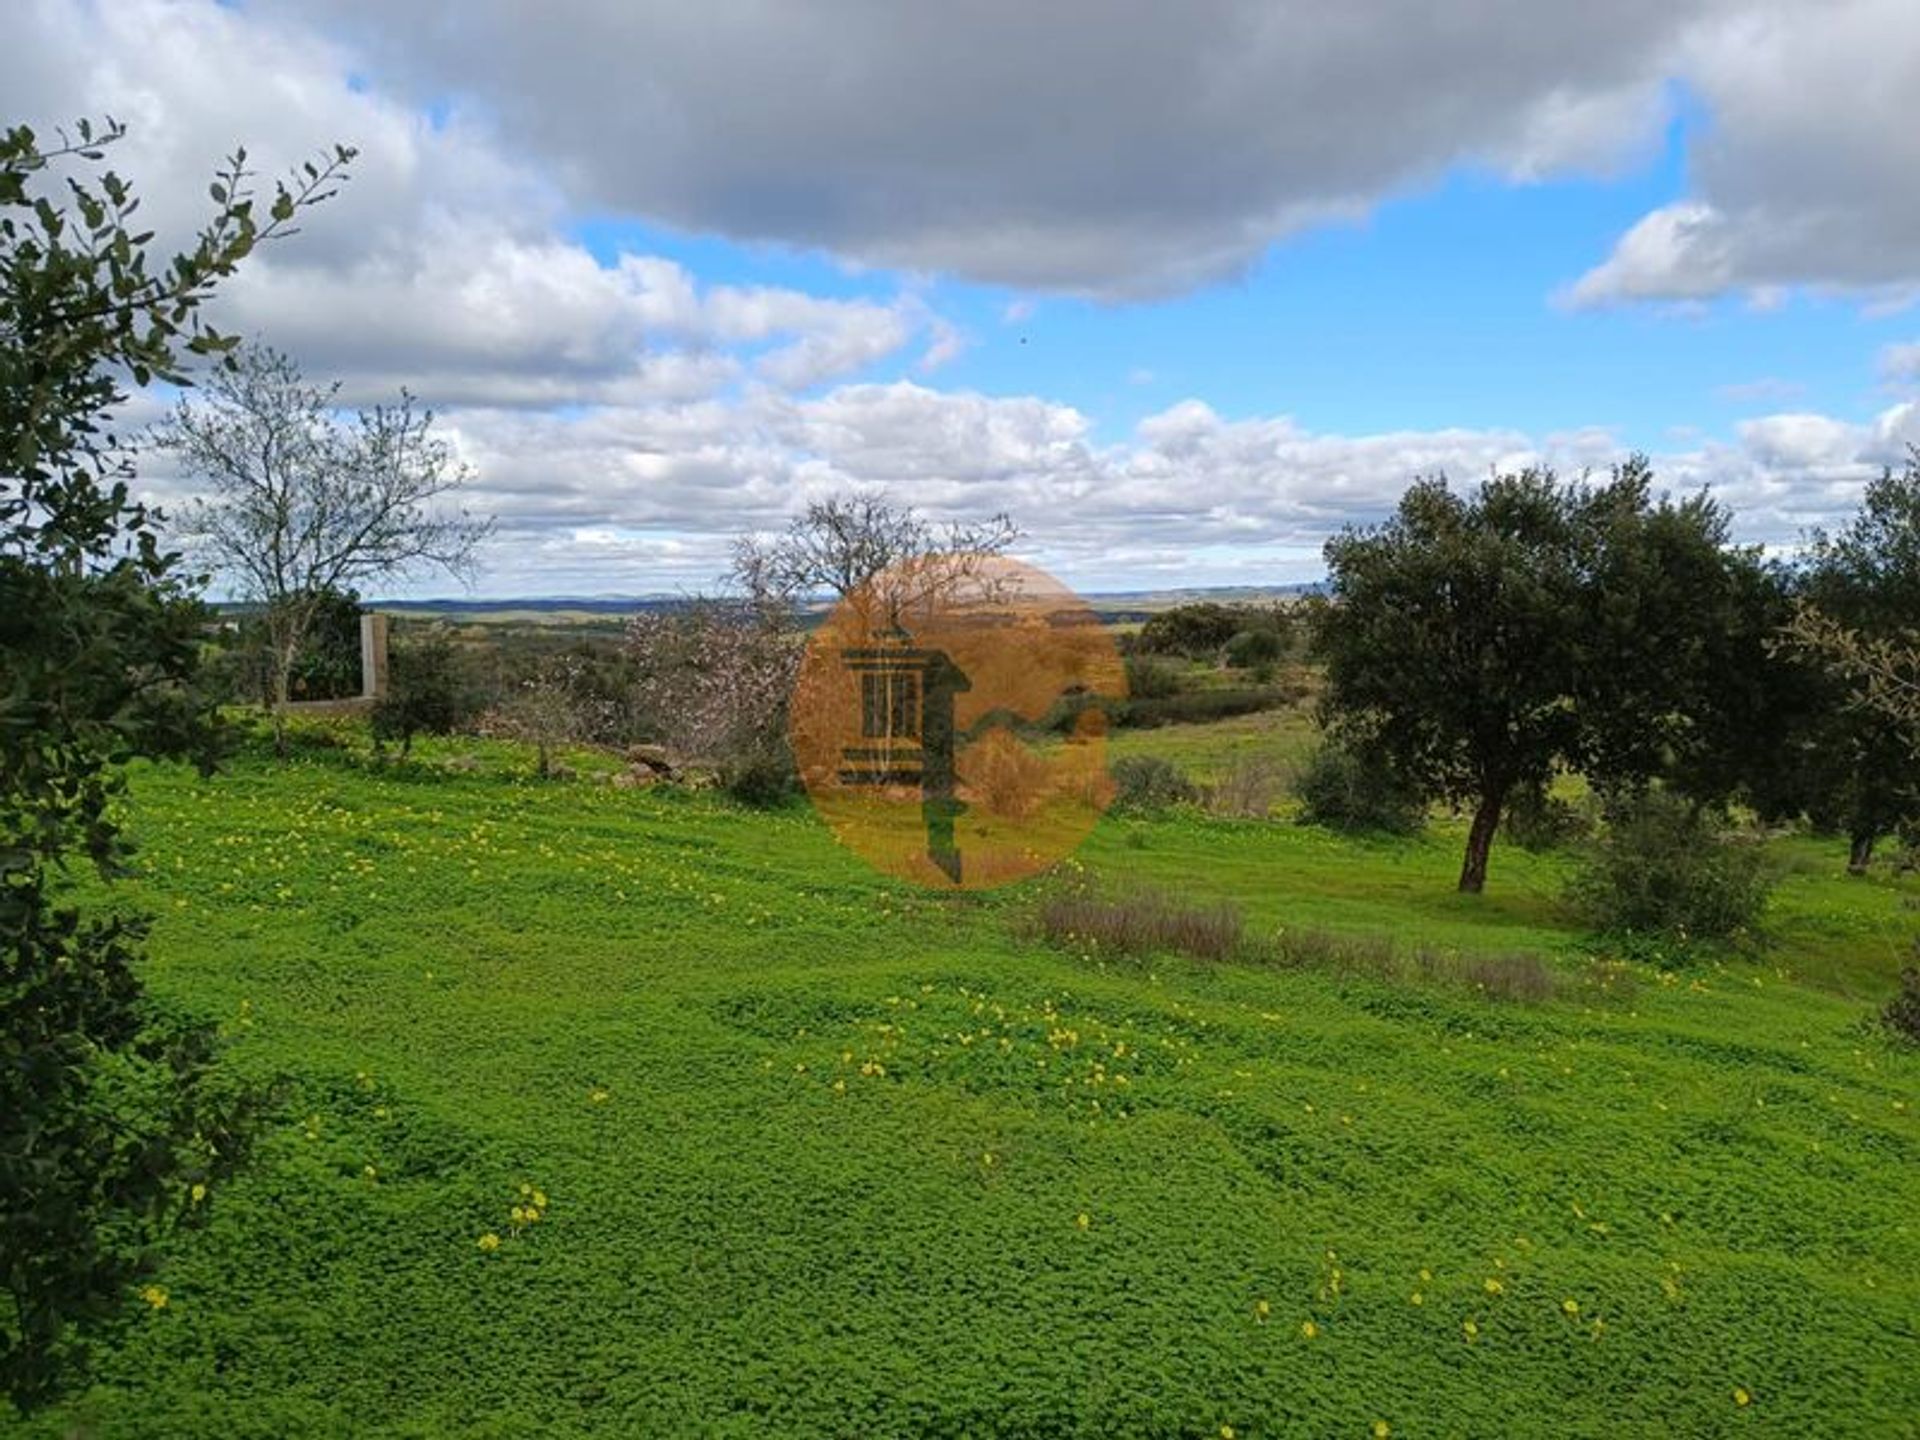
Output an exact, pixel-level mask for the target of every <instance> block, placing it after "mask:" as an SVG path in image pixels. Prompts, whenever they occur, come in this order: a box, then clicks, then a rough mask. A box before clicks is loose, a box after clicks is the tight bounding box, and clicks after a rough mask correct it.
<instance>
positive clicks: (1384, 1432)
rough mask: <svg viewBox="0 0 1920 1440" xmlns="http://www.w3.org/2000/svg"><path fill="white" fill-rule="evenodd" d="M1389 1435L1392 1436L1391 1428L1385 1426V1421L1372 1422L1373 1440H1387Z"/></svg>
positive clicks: (1387, 1425)
mask: <svg viewBox="0 0 1920 1440" xmlns="http://www.w3.org/2000/svg"><path fill="white" fill-rule="evenodd" d="M1391 1434H1393V1427H1392V1426H1391V1425H1389V1424H1387V1422H1386V1421H1384V1420H1376V1421H1374V1422H1373V1440H1387V1437H1388V1436H1389V1435H1391Z"/></svg>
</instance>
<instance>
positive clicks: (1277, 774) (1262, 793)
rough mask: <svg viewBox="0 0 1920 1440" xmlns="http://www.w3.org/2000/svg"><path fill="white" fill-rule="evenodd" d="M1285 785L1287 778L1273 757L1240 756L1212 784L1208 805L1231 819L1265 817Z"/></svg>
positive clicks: (1284, 790)
mask: <svg viewBox="0 0 1920 1440" xmlns="http://www.w3.org/2000/svg"><path fill="white" fill-rule="evenodd" d="M1286 788H1287V777H1286V775H1285V774H1284V773H1283V772H1282V770H1281V767H1280V766H1279V765H1278V764H1276V763H1275V762H1274V761H1273V760H1271V759H1269V758H1268V757H1267V756H1264V755H1242V756H1240V757H1239V758H1238V759H1236V760H1235V761H1234V762H1233V763H1232V764H1231V765H1229V766H1228V767H1227V770H1226V773H1225V774H1223V775H1222V776H1221V777H1220V779H1219V781H1218V782H1217V783H1216V784H1215V785H1214V787H1213V791H1212V793H1211V794H1210V795H1208V797H1207V808H1208V809H1209V810H1211V811H1212V812H1213V813H1214V814H1215V815H1219V816H1223V817H1225V818H1227V819H1230V820H1265V819H1266V818H1267V817H1268V816H1269V815H1271V814H1272V813H1273V805H1274V801H1276V800H1278V799H1279V798H1280V796H1281V795H1282V794H1284V793H1285V792H1286Z"/></svg>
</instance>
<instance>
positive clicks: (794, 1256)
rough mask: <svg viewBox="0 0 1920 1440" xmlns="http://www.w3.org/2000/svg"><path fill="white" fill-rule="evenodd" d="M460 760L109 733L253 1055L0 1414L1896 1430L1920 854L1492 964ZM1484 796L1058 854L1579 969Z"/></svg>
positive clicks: (784, 1426) (1919, 1382)
mask: <svg viewBox="0 0 1920 1440" xmlns="http://www.w3.org/2000/svg"><path fill="white" fill-rule="evenodd" d="M1191 738H1192V737H1190V736H1188V737H1182V736H1179V735H1177V734H1176V735H1169V736H1168V743H1169V744H1184V743H1191ZM461 748H462V749H463V750H471V751H472V752H473V753H475V754H476V755H478V756H479V758H480V760H481V764H480V766H479V768H478V769H477V770H475V771H473V772H472V773H461V774H452V773H448V772H446V771H445V770H444V769H442V768H440V767H439V766H438V765H437V763H436V757H437V756H438V755H439V754H441V753H442V752H440V751H438V750H436V749H434V748H432V747H429V749H428V751H427V753H426V756H425V758H424V759H423V760H422V761H421V762H419V763H417V764H415V765H412V766H408V767H392V768H388V769H381V768H378V767H375V766H373V765H371V764H369V763H367V762H366V761H365V759H364V757H363V756H360V755H357V754H355V753H349V752H346V751H332V750H312V751H307V752H304V753H303V755H302V758H300V759H297V760H296V761H294V762H292V763H290V764H286V765H278V766H276V765H272V764H270V763H268V762H266V761H265V760H264V759H262V758H260V757H257V756H243V757H242V758H240V759H239V760H237V761H236V762H235V763H234V765H233V766H232V767H231V768H230V769H229V770H228V772H227V773H225V774H223V775H221V776H219V777H217V778H215V779H213V780H211V781H202V780H199V779H197V778H195V777H193V776H191V775H188V774H185V773H180V772H176V771H172V770H145V771H142V772H140V773H139V774H138V775H137V776H136V777H135V783H134V786H133V790H132V794H131V796H130V798H129V801H128V805H127V810H128V819H129V823H130V825H131V827H132V829H133V831H134V833H135V834H136V835H137V836H138V838H139V840H140V842H141V845H142V852H141V854H142V869H141V873H140V874H139V875H138V877H136V878H135V879H133V880H131V881H129V882H126V883H124V884H122V885H121V886H119V887H117V891H118V893H119V894H121V895H122V896H123V897H124V898H125V900H126V901H127V902H128V903H129V904H132V905H137V906H140V907H144V908H146V909H147V910H149V911H151V912H153V913H154V914H156V915H157V916H158V920H157V923H156V927H155V932H154V938H153V944H152V961H151V964H150V967H149V974H150V978H151V982H152V984H153V986H154V988H155V989H156V991H158V992H159V993H160V994H161V995H162V996H164V997H166V998H167V999H168V1000H169V1001H171V1002H175V1003H178V1004H180V1005H184V1006H186V1007H189V1008H191V1009H194V1010H197V1011H199V1012H201V1013H204V1014H208V1015H211V1016H215V1017H217V1018H219V1019H220V1020H221V1022H222V1027H223V1029H224V1030H225V1032H226V1035H227V1038H228V1055H229V1063H230V1065H231V1067H232V1068H233V1071H234V1073H235V1075H236V1076H237V1077H241V1078H244V1079H246V1080H247V1081H248V1082H250V1083H254V1084H258V1085H260V1086H262V1087H269V1088H271V1091H272V1093H273V1096H274V1099H273V1102H272V1105H271V1107H270V1110H269V1117H268V1120H267V1123H266V1126H265V1128H264V1130H263V1131H262V1133H261V1134H260V1136H259V1138H258V1140H257V1143H256V1153H255V1154H254V1157H253V1160H252V1163H251V1164H250V1165H249V1167H248V1168H247V1169H246V1170H245V1172H244V1173H243V1174H242V1175H241V1176H240V1177H239V1178H238V1179H236V1180H234V1181H232V1182H230V1183H228V1184H226V1185H223V1186H219V1187H215V1188H214V1189H213V1190H212V1191H211V1192H210V1193H202V1194H198V1195H195V1196H193V1197H191V1200H192V1203H193V1204H194V1205H195V1206H197V1207H205V1214H206V1224H205V1225H204V1226H203V1227H202V1228H199V1229H197V1230H194V1231H192V1232H190V1233H188V1234H186V1235H184V1236H183V1237H182V1238H181V1239H180V1240H179V1242H178V1243H177V1244H176V1245H175V1246H174V1247H173V1249H172V1251H171V1252H170V1254H169V1256H168V1258H167V1260H166V1262H165V1264H164V1265H163V1266H161V1267H160V1268H159V1270H158V1271H157V1272H156V1273H155V1275H154V1276H153V1277H152V1280H151V1283H150V1284H148V1285H147V1287H146V1288H145V1290H144V1291H143V1292H142V1294H143V1298H144V1300H145V1303H144V1304H141V1305H138V1306H136V1307H135V1310H134V1312H133V1313H132V1314H131V1315H130V1317H129V1319H128V1321H127V1322H126V1324H125V1325H124V1327H123V1328H122V1330H121V1331H120V1332H119V1333H117V1334H116V1335H115V1336H114V1337H113V1338H112V1340H111V1341H110V1343H108V1344H107V1345H105V1346H103V1347H102V1349H101V1351H100V1353H99V1354H98V1356H97V1363H96V1367H95V1370H96V1380H95V1383H94V1385H93V1386H92V1388H91V1389H90V1390H88V1391H87V1392H86V1393H85V1394H83V1395H82V1396H80V1397H79V1398H77V1399H76V1400H74V1401H72V1402H71V1403H69V1404H68V1405H66V1406H65V1407H64V1408H62V1409H60V1410H58V1411H56V1412H54V1413H52V1414H50V1415H48V1416H46V1417H44V1418H41V1419H38V1420H36V1421H35V1422H34V1423H33V1424H31V1425H25V1426H22V1427H21V1430H20V1433H22V1434H25V1435H33V1436H47V1437H52V1436H64V1435H68V1434H85V1435H97V1436H101V1437H119V1436H162V1435H164V1436H177V1435H184V1434H221V1435H224V1436H228V1437H232V1440H241V1437H252V1436H259V1437H286V1436H304V1435H312V1436H338V1435H345V1434H353V1435H370V1436H410V1437H425V1436H438V1435H449V1436H453V1435H458V1436H500V1437H508V1436H511V1437H516V1440H518V1437H523V1436H526V1435H529V1434H537V1435H543V1436H546V1435H551V1436H564V1435H576V1434H578V1435H609V1436H626V1435H643V1434H659V1435H688V1434H700V1435H712V1436H742V1437H744V1436H756V1437H758V1436H770V1435H836V1436H849V1437H851V1436H863V1437H865V1436H901V1437H921V1436H968V1435H982V1434H993V1435H1004V1436H1030V1437H1066V1436H1076V1437H1108V1436H1126V1435H1140V1436H1195V1437H1222V1440H1227V1437H1232V1440H1239V1437H1257V1436H1273V1435H1283V1434H1285V1435H1314V1436H1341V1435H1351V1436H1355V1437H1367V1436H1395V1437H1399V1436H1424V1435H1492V1434H1538V1435H1556V1436H1562V1435H1591V1436H1632V1435H1647V1436H1654V1435H1662V1436H1664V1435H1671V1434H1690V1435H1721V1434H1725V1435H1736V1434H1742V1433H1752V1434H1767V1435H1780V1436H1809V1435H1839V1434H1855V1433H1868V1431H1869V1429H1870V1428H1871V1427H1870V1422H1873V1421H1874V1420H1875V1417H1878V1423H1879V1424H1880V1427H1881V1428H1880V1429H1878V1430H1875V1431H1873V1433H1883V1434H1884V1433H1892V1434H1902V1433H1905V1434H1916V1433H1920V1419H1916V1420H1914V1421H1911V1422H1907V1428H1906V1429H1904V1430H1902V1429H1900V1428H1899V1425H1898V1424H1896V1425H1895V1427H1894V1428H1893V1429H1892V1430H1891V1431H1889V1430H1887V1429H1886V1428H1885V1421H1884V1417H1887V1416H1912V1417H1920V1365H1916V1363H1915V1360H1916V1356H1920V1058H1916V1056H1915V1055H1913V1054H1912V1053H1909V1052H1901V1051H1898V1050H1896V1049H1895V1048H1893V1047H1892V1046H1891V1045H1890V1044H1889V1042H1888V1041H1887V1040H1885V1039H1884V1038H1883V1037H1882V1036H1881V1035H1880V1034H1879V1033H1878V1032H1876V1031H1874V1030H1873V1029H1871V1028H1870V1027H1868V1026H1867V1025H1866V1024H1865V1023H1864V1017H1865V1016H1866V1014H1867V1013H1868V1008H1869V1007H1868V1004H1867V1001H1866V999H1865V997H1866V996H1868V995H1870V994H1874V993H1877V990H1876V987H1878V989H1879V990H1884V989H1885V988H1886V987H1887V983H1888V977H1889V976H1890V975H1891V974H1892V972H1893V970H1894V969H1895V968H1897V966H1898V963H1899V957H1900V955H1901V954H1902V953H1903V951H1904V946H1905V943H1906V942H1905V936H1906V933H1907V932H1908V931H1909V930H1911V929H1913V928H1915V921H1916V918H1920V917H1916V916H1915V915H1914V914H1913V913H1912V912H1911V911H1909V910H1907V909H1905V908H1903V906H1904V902H1905V901H1906V900H1907V899H1909V898H1911V897H1912V896H1913V895H1915V894H1920V884H1916V883H1915V882H1912V881H1899V880H1893V879H1886V880H1876V881H1873V882H1851V883H1850V882H1848V881H1847V880H1846V879H1845V878H1844V877H1842V876H1840V875H1839V874H1838V871H1839V869H1840V864H1841V860H1842V859H1843V857H1839V856H1832V855H1828V854H1827V853H1826V851H1824V850H1821V849H1819V848H1818V847H1817V846H1815V845H1814V843H1813V842H1811V841H1800V840H1793V841H1786V842H1782V844H1783V845H1784V846H1785V847H1786V848H1785V850H1784V851H1783V854H1784V855H1785V856H1786V859H1787V860H1788V862H1789V863H1790V869H1791V872H1792V873H1791V874H1790V875H1789V876H1788V878H1787V880H1786V881H1785V882H1784V883H1783V884H1782V886H1781V888H1780V890H1779V892H1778V894H1777V896H1776V899H1775V901H1774V909H1773V912H1771V914H1770V916H1769V925H1770V926H1771V928H1772V930H1773V932H1774V933H1775V935H1776V937H1777V939H1778V944H1777V946H1776V950H1775V952H1774V954H1773V955H1772V956H1771V957H1770V958H1769V961H1768V963H1767V964H1765V965H1760V964H1754V963H1747V962H1743V961H1741V960H1739V959H1738V958H1737V957H1733V956H1727V957H1722V958H1721V959H1719V960H1718V961H1711V960H1709V961H1699V960H1696V961H1693V962H1690V963H1687V964H1685V965H1682V964H1679V963H1677V962H1676V963H1675V964H1673V965H1671V966H1668V965H1665V964H1663V963H1662V962H1661V961H1660V960H1659V959H1658V958H1657V957H1656V958H1654V959H1653V960H1648V959H1646V958H1645V957H1636V958H1635V959H1634V961H1633V963H1632V964H1631V966H1629V967H1628V973H1629V974H1630V976H1631V979H1632V981H1633V983H1632V984H1630V985H1627V986H1624V987H1622V988H1620V989H1619V990H1618V991H1617V992H1615V991H1609V992H1607V993H1597V992H1593V993H1590V992H1586V991H1575V992H1570V993H1569V994H1568V995H1567V996H1563V997H1561V998H1555V999H1549V1000H1545V1001H1541V1002H1539V1003H1531V1004H1526V1003H1515V1002H1502V1001H1499V1000H1495V999H1491V998H1488V997H1486V996H1483V995H1478V994H1474V993H1472V992H1470V991H1466V990H1462V989H1460V988H1457V987H1454V988H1448V987H1443V986H1427V985H1421V984H1417V983H1411V982H1408V981H1405V980H1399V979H1388V978H1382V977H1379V976H1369V975H1366V974H1363V973H1355V972H1351V971H1343V970H1340V969H1338V968H1319V967H1314V966H1310V965H1303V966H1293V967H1277V966H1271V965H1259V964H1250V963H1233V962H1222V963H1214V964H1200V963H1196V962H1193V961H1188V960H1182V959H1179V958H1177V957H1171V956H1149V957H1144V958H1137V959H1133V960H1120V959H1117V958H1114V957H1107V956H1103V955H1101V954H1100V953H1099V952H1098V951H1097V948H1094V947H1081V946H1076V945H1071V944H1069V945H1064V946H1051V945H1048V944H1046V943H1043V942H1042V941H1041V940H1039V939H1037V938H1034V936H1033V935H1032V932H1031V930H1030V928H1029V927H1027V926H1026V925H1025V924H1024V923H1023V919H1024V917H1025V916H1026V915H1027V913H1028V912H1029V911H1030V910H1031V907H1032V905H1033V902H1034V896H1035V895H1036V894H1037V893H1039V891H1040V888H1041V887H1042V886H1044V885H1045V884H1048V883H1054V882H1051V881H1043V882H1038V884H1036V885H1030V886H1027V887H1025V888H1022V889H1016V890H1014V891H1011V892H1003V893H999V894H995V895H991V896H984V897H983V896H977V895H976V896H959V897H952V898H944V897H939V896H935V895H931V894H927V893H922V892H918V891H914V890H911V889H909V888H906V887H903V886H900V885H897V884H895V883H893V882H889V881H886V880H883V879H880V878H878V877H876V876H874V875H873V874H872V873H870V872H868V871H866V870H865V869H863V868H862V866H861V865H860V863H859V862H858V861H857V860H855V859H854V858H853V857H851V856H849V855H847V854H846V853H844V852H843V851H841V850H840V849H839V848H838V847H836V846H835V844H834V843H833V841H832V839H831V837H830V836H829V835H828V834H827V832H826V830H825V829H824V827H823V826H822V825H821V824H820V823H819V822H818V821H816V820H815V819H814V817H813V816H812V815H811V813H810V812H809V811H807V810H806V809H805V808H804V807H803V806H794V807H792V808H789V809H784V810H777V811H773V812H763V811H754V810H749V809H746V808H743V807H740V806H737V805H734V804H732V803H730V802H727V801H725V800H723V799H720V798H718V797H714V796H709V795H682V794H671V793H665V792H634V791H620V790H614V789H612V788H610V787H607V786H604V785H599V784H594V783H591V782H590V779H583V780H581V781H577V782H574V783H553V784H538V783H534V782H532V781H530V780H527V779H525V778H523V775H522V770H521V767H520V762H519V757H518V756H516V755H514V754H513V753H511V752H510V751H508V750H507V749H505V748H504V747H493V746H477V747H476V746H473V745H471V744H463V745H462V747H461ZM1456 839H1457V836H1456V835H1455V833H1454V832H1453V831H1452V830H1450V829H1449V828H1447V827H1445V826H1442V827H1441V828H1440V831H1439V833H1438V834H1437V835H1434V836H1430V837H1426V838H1421V839H1413V840H1406V841H1393V842H1384V841H1355V840H1345V839H1339V838H1336V837H1332V836H1329V835H1325V834H1322V833H1320V832H1316V831H1311V830H1306V829H1303V828H1301V827H1298V826H1294V825H1291V824H1287V823H1258V822H1235V821H1227V820H1213V819H1208V818H1204V817H1199V816H1184V817H1176V818H1165V819H1140V818H1131V819H1129V818H1124V817H1109V819H1108V820H1107V821H1105V822H1103V824H1102V826H1101V828H1100V830H1099V831H1098V832H1096V835H1095V837H1094V839H1093V840H1092V842H1091V843H1090V844H1089V845H1088V846H1087V847H1086V849H1085V850H1084V851H1083V852H1082V854H1081V856H1080V857H1079V860H1078V861H1077V862H1075V869H1076V872H1077V873H1078V874H1081V875H1083V876H1088V877H1093V878H1094V879H1097V880H1100V881H1103V882H1107V883H1113V884H1118V885H1154V886H1159V887H1164V888H1165V889H1167V890H1169V891H1171V892H1175V893H1179V894H1181V895H1185V896H1191V897H1195V898H1200V899H1219V900H1231V901H1234V902H1236V903H1238V904H1239V905H1241V906H1242V907H1243V908H1244V910H1245V912H1246V915H1247V918H1248V924H1249V926H1250V927H1251V928H1252V929H1254V930H1255V931H1260V930H1264V929H1269V928H1273V927H1279V926H1286V925H1292V924H1311V925H1315V926H1324V927H1329V928H1331V929H1333V930H1336V931H1342V930H1344V931H1350V932H1352V933H1391V934H1394V935H1396V936H1400V937H1404V938H1407V939H1410V940H1411V939H1418V940H1421V941H1424V942H1431V943H1433V944H1436V945H1442V946H1448V947H1455V948H1458V949H1463V950H1474V949H1485V950H1487V951H1495V950H1499V951H1507V950H1512V949H1514V948H1516V947H1525V948H1528V949H1530V950H1533V951H1536V952H1538V953H1540V954H1541V955H1543V956H1545V957H1546V958H1547V960H1548V962H1549V963H1550V964H1551V965H1553V966H1555V967H1561V968H1564V969H1565V970H1566V971H1567V972H1568V973H1572V972H1573V971H1574V970H1576V969H1577V967H1579V966H1581V965H1583V964H1586V963H1588V962H1587V957H1586V954H1585V950H1586V947H1587V945H1588V943H1589V942H1587V941H1585V940H1584V939H1583V938H1582V937H1581V936H1580V935H1578V934H1577V933H1576V932H1575V931H1574V930H1573V929H1571V928H1570V927H1569V925H1568V923H1567V922H1566V921H1565V920H1564V919H1563V918H1562V917H1561V915H1560V912H1559V911H1558V909H1557V908H1556V902H1555V898H1554V897H1555V896H1556V894H1557V891H1558V883H1559V874H1558V871H1557V869H1556V866H1557V865H1558V864H1559V863H1560V862H1558V861H1556V860H1555V859H1553V858H1552V857H1539V856H1529V855H1526V854H1523V853H1520V852H1518V851H1512V852H1511V853H1506V852H1503V853H1501V854H1500V855H1499V856H1498V857H1497V862H1496V877H1495V882H1494V884H1493V885H1492V886H1491V887H1490V890H1489V894H1488V895H1487V896H1486V897H1484V899H1483V901H1482V902H1480V903H1478V904H1475V903H1472V902H1463V901H1461V900H1460V899H1459V897H1457V896H1454V895H1452V894H1450V893H1448V881H1449V878H1450V871H1451V867H1452V866H1453V865H1454V864H1456V863H1457V855H1456V853H1455V842H1456ZM1796 847H1798V848H1796Z"/></svg>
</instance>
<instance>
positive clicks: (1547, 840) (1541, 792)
mask: <svg viewBox="0 0 1920 1440" xmlns="http://www.w3.org/2000/svg"><path fill="white" fill-rule="evenodd" d="M1505 829H1506V832H1507V838H1508V839H1509V840H1511V841H1513V843H1514V844H1516V845H1518V846H1519V847H1520V848H1521V849H1522V850H1529V851H1533V852H1535V853H1540V852H1543V851H1548V850H1558V849H1560V848H1561V847H1563V846H1565V845H1570V844H1572V843H1573V842H1574V841H1575V840H1579V839H1583V838H1584V837H1585V836H1586V835H1587V834H1588V833H1590V831H1591V830H1592V826H1591V825H1590V824H1589V823H1588V821H1587V817H1586V816H1585V815H1584V814H1583V813H1581V810H1580V807H1579V806H1577V805H1575V804H1573V803H1572V802H1571V801H1569V800H1563V799H1561V798H1560V797H1559V796H1557V795H1551V794H1549V793H1548V792H1547V791H1546V790H1545V789H1530V790H1525V791H1522V792H1521V794H1520V795H1519V797H1518V798H1517V799H1515V800H1514V801H1513V802H1512V803H1511V804H1510V805H1509V806H1508V807H1507V814H1506V821H1505Z"/></svg>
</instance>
